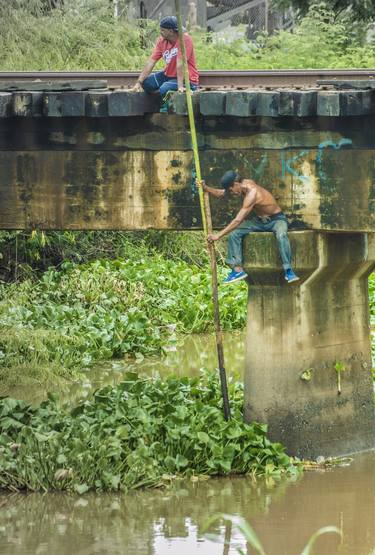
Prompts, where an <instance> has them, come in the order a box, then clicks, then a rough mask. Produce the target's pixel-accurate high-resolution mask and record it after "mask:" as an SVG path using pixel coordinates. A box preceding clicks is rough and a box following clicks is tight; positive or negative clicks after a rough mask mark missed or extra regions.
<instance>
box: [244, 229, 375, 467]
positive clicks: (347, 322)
mask: <svg viewBox="0 0 375 555" xmlns="http://www.w3.org/2000/svg"><path fill="white" fill-rule="evenodd" d="M290 238H291V244H292V248H293V251H294V267H295V269H296V272H297V273H298V274H299V275H301V277H302V279H303V283H302V285H299V284H298V285H287V284H285V282H283V276H282V271H281V268H280V261H279V255H278V251H277V246H276V241H275V239H274V237H273V235H272V234H270V233H258V234H251V235H250V236H248V238H247V239H246V243H245V260H246V262H245V268H246V270H247V271H248V273H249V275H250V287H249V299H248V326H247V355H246V374H245V399H246V402H245V417H246V419H247V420H258V421H259V422H266V423H267V424H268V427H269V433H270V436H271V438H272V439H274V440H277V441H280V442H282V443H284V444H285V445H286V446H287V450H288V452H289V453H291V454H293V455H297V456H299V457H304V458H314V457H317V456H319V455H323V456H336V455H343V454H345V453H349V452H353V451H360V450H363V449H368V448H373V447H375V418H374V417H375V414H374V403H373V381H372V373H371V348H370V327H369V312H368V290H367V277H368V274H369V273H370V272H371V270H372V269H373V268H374V267H375V234H360V233H358V234H333V233H332V234H326V233H319V232H313V231H304V232H293V233H290ZM335 365H336V366H340V365H342V366H343V367H344V370H343V371H342V373H341V382H342V393H341V395H339V394H338V382H337V371H336V369H335ZM306 377H311V379H310V380H306V379H303V378H306Z"/></svg>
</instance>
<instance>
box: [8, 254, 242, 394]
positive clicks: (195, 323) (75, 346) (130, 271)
mask: <svg viewBox="0 0 375 555" xmlns="http://www.w3.org/2000/svg"><path fill="white" fill-rule="evenodd" d="M221 272H224V269H223V268H221ZM210 283H211V278H210V273H209V270H208V268H206V269H202V268H199V267H198V266H195V265H193V264H188V263H187V262H184V261H177V260H174V261H171V260H166V258H165V257H164V256H162V255H160V254H156V253H155V254H153V255H151V254H150V255H148V256H145V257H144V258H139V257H136V256H134V257H133V258H131V259H127V260H122V259H118V260H97V261H95V262H90V263H87V264H83V265H78V264H74V263H71V262H66V263H64V264H63V265H62V268H61V269H60V270H56V269H53V268H51V269H49V270H48V271H46V272H45V273H44V274H43V275H42V277H41V279H40V280H38V281H33V280H26V281H24V282H22V283H12V284H2V285H1V287H0V326H1V329H2V338H1V339H0V383H2V384H3V385H4V386H9V385H12V384H13V380H14V377H15V376H16V377H17V379H18V380H19V383H20V382H21V383H22V382H23V375H24V373H23V372H21V371H20V368H24V367H27V366H28V365H29V367H30V368H33V369H35V371H34V370H33V372H31V371H30V372H28V373H27V375H28V379H30V380H31V379H32V378H33V377H34V378H35V381H36V382H37V383H38V381H39V382H40V383H48V382H46V380H45V379H44V378H45V377H46V376H47V375H51V371H50V370H51V369H53V375H54V376H55V378H56V380H57V378H58V376H62V377H65V378H69V377H70V376H71V375H72V372H73V371H74V370H79V369H81V368H82V367H87V366H90V365H91V364H92V363H94V362H96V361H99V360H106V359H110V358H122V357H124V356H125V355H131V356H150V355H158V354H161V353H163V351H164V349H166V347H167V346H168V344H171V341H174V340H175V332H176V333H202V332H207V331H210V330H211V329H212V325H213V324H212V300H211V293H210V287H211V285H210ZM246 292H247V288H246V286H244V287H237V288H222V289H221V290H220V294H219V295H220V303H221V308H222V311H221V316H222V324H223V328H224V329H226V330H230V329H241V328H243V326H244V324H245V319H246ZM38 369H39V372H38ZM12 376H13V378H12ZM25 379H26V376H25Z"/></svg>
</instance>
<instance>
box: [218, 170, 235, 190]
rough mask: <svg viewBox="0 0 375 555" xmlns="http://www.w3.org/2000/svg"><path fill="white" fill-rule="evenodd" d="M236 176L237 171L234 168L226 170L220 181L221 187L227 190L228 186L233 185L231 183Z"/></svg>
mask: <svg viewBox="0 0 375 555" xmlns="http://www.w3.org/2000/svg"><path fill="white" fill-rule="evenodd" d="M237 178H238V175H237V172H235V171H234V170H228V171H227V172H225V174H224V175H223V177H222V178H221V182H220V183H221V186H222V188H223V189H225V190H226V191H228V189H229V187H231V186H232V185H233V183H234V182H235V181H236V179H237Z"/></svg>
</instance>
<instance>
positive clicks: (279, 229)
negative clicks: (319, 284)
mask: <svg viewBox="0 0 375 555" xmlns="http://www.w3.org/2000/svg"><path fill="white" fill-rule="evenodd" d="M202 186H203V189H204V190H205V191H207V192H208V193H210V194H211V195H212V196H214V197H217V198H222V197H223V196H224V195H225V194H226V193H230V194H232V195H235V196H242V197H243V204H242V208H241V210H240V211H239V212H238V214H237V216H236V217H235V218H234V219H233V220H232V221H231V222H230V224H228V225H227V227H225V228H224V229H223V230H222V231H220V232H219V233H215V234H214V233H212V234H210V235H209V236H208V240H209V241H210V242H214V241H218V240H219V239H221V238H222V237H224V235H227V234H228V233H229V237H228V256H227V260H226V261H227V263H228V264H229V265H230V266H231V267H232V271H231V272H230V274H229V275H228V276H227V277H226V279H225V280H224V284H228V283H233V282H235V281H240V280H241V279H245V278H246V277H247V274H246V272H245V271H244V269H243V266H242V264H243V259H242V240H243V237H244V236H245V235H247V234H248V233H250V232H251V231H273V233H274V234H275V235H276V240H277V245H278V247H279V252H280V257H281V261H282V264H283V268H284V272H285V279H286V281H287V282H288V283H292V282H293V281H297V280H299V277H298V276H296V274H295V273H294V272H293V270H292V265H291V261H292V252H291V248H290V243H289V239H288V222H287V219H286V217H285V215H284V214H283V212H282V210H281V208H280V206H279V205H278V204H277V202H276V200H275V198H274V197H273V196H272V195H271V193H270V192H269V191H267V190H266V189H264V188H263V187H261V186H260V185H258V184H257V183H255V181H253V180H252V179H243V178H242V177H240V176H239V175H238V174H237V173H236V172H235V171H233V170H229V171H227V172H226V173H225V174H224V175H223V177H222V178H221V186H222V189H216V188H214V187H208V186H207V185H206V184H205V183H204V182H202ZM252 210H254V212H255V215H252V217H251V218H250V219H247V218H248V216H249V214H250V212H251V211H252Z"/></svg>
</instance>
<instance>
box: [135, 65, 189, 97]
mask: <svg viewBox="0 0 375 555" xmlns="http://www.w3.org/2000/svg"><path fill="white" fill-rule="evenodd" d="M142 87H143V90H144V91H146V92H147V93H152V92H155V91H159V93H160V94H161V97H162V98H164V97H165V95H166V94H167V92H168V91H177V90H178V85H177V79H176V78H175V77H167V76H166V75H165V74H164V71H158V72H157V73H151V75H149V76H148V77H146V79H145V80H144V81H143V83H142ZM190 88H191V90H192V91H196V90H197V88H198V85H195V84H194V83H191V82H190Z"/></svg>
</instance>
